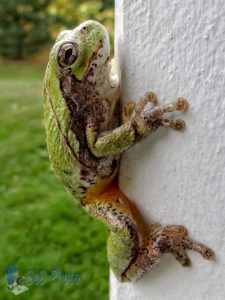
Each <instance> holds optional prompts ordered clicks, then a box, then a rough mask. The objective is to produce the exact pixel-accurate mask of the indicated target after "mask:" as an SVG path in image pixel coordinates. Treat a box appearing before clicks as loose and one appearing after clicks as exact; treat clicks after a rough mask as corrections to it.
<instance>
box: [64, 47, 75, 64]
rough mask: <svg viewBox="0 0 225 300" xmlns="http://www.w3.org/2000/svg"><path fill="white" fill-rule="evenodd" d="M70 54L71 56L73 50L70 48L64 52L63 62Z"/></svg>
mask: <svg viewBox="0 0 225 300" xmlns="http://www.w3.org/2000/svg"><path fill="white" fill-rule="evenodd" d="M72 54H73V50H72V49H71V48H70V49H67V50H66V52H65V61H67V60H68V59H69V58H70V56H71V55H72Z"/></svg>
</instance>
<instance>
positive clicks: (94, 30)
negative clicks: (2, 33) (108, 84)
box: [50, 20, 110, 80]
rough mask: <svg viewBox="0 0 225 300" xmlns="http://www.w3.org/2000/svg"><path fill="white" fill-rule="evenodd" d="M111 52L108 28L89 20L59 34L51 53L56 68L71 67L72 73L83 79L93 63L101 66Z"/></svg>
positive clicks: (51, 59)
mask: <svg viewBox="0 0 225 300" xmlns="http://www.w3.org/2000/svg"><path fill="white" fill-rule="evenodd" d="M109 53H110V46H109V37H108V33H107V31H106V29H105V28H104V26H102V25H101V24H100V23H98V22H96V21H92V20H88V21H86V22H84V23H82V24H80V25H79V26H78V27H76V28H75V29H73V30H66V31H63V32H61V33H60V34H59V36H58V38H57V40H56V43H55V46H54V47H53V49H52V51H51V54H50V62H52V63H53V64H54V65H55V67H56V68H60V69H65V68H70V69H71V72H72V74H73V75H74V76H75V77H76V78H77V79H78V80H82V79H83V78H84V76H85V74H86V73H87V71H88V69H89V67H90V65H91V63H92V68H93V67H95V68H96V67H99V66H101V65H102V64H104V63H105V62H106V61H107V59H108V57H109ZM93 62H94V64H93Z"/></svg>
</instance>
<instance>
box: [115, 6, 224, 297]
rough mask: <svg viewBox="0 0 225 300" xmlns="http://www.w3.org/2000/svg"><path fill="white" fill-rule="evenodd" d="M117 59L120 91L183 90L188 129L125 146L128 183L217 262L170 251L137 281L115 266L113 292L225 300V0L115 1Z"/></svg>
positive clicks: (165, 96)
mask: <svg viewBox="0 0 225 300" xmlns="http://www.w3.org/2000/svg"><path fill="white" fill-rule="evenodd" d="M116 59H117V63H118V65H120V66H121V69H122V99H123V101H124V103H125V102H126V101H127V100H131V99H135V100H137V99H138V98H139V97H140V96H141V95H143V93H144V92H146V91H149V90H151V91H154V92H156V93H157V95H158V98H159V103H160V104H163V103H167V102H169V101H172V100H174V99H176V98H177V97H178V96H182V97H185V98H187V99H188V101H189V105H190V106H189V109H188V111H187V112H186V113H182V117H183V118H184V119H185V120H186V123H187V128H186V130H185V131H184V132H183V133H179V132H175V131H172V130H167V129H160V130H159V131H157V132H156V133H154V134H153V135H152V136H150V137H149V138H147V140H145V141H143V142H142V143H140V144H139V145H137V146H135V147H134V148H133V149H131V150H129V151H128V152H127V153H126V154H124V155H123V160H122V165H121V171H120V187H121V188H122V190H123V191H124V192H125V193H126V194H127V196H128V197H130V198H131V199H132V200H134V201H135V202H136V203H137V205H138V207H139V209H140V210H141V212H142V214H143V215H144V216H145V217H146V218H147V219H148V220H149V221H151V222H161V223H163V224H183V225H185V226H186V227H187V228H188V229H189V232H190V236H191V237H193V238H194V239H196V240H198V241H201V242H202V243H205V244H206V245H208V246H210V247H212V248H213V249H214V251H215V253H216V261H213V262H208V261H205V260H203V259H202V257H200V255H198V254H196V253H193V252H189V255H190V257H191V260H192V263H193V266H192V268H182V267H181V266H180V265H179V264H178V263H177V262H176V261H175V259H174V258H173V257H172V256H171V255H165V256H164V258H163V259H162V261H161V263H160V264H159V265H157V266H156V267H155V268H153V269H152V270H151V271H149V272H148V273H147V274H146V275H145V276H144V277H143V278H142V279H141V280H140V281H138V282H137V283H122V284H121V283H119V282H118V281H117V280H116V279H115V278H114V276H113V275H112V274H111V284H110V288H111V291H110V293H111V300H122V299H129V300H133V299H142V300H145V299H152V300H161V299H162V300H164V299H166V300H169V299H171V300H176V299H179V300H190V299H192V300H195V299H196V300H201V299H204V300H212V299H213V300H220V299H221V300H222V299H225V2H224V1H223V0H217V1H213V0H207V1H206V0H198V1H195V0H185V1H182V0H180V1H175V0H172V1H163V0H148V1H145V0H137V1H132V0H124V1H121V0H117V1H116Z"/></svg>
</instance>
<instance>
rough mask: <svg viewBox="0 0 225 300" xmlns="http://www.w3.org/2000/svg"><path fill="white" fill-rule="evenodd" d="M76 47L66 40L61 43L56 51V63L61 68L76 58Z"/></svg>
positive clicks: (70, 63) (67, 65) (69, 64)
mask: <svg viewBox="0 0 225 300" xmlns="http://www.w3.org/2000/svg"><path fill="white" fill-rule="evenodd" d="M77 56H78V47H77V45H76V44H75V43H72V42H66V43H64V44H62V46H61V48H60V49H59V53H58V63H59V66H60V67H62V68H66V67H69V66H71V65H72V64H73V63H74V62H75V61H76V59H77Z"/></svg>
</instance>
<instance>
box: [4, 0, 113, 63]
mask: <svg viewBox="0 0 225 300" xmlns="http://www.w3.org/2000/svg"><path fill="white" fill-rule="evenodd" d="M113 5H114V1H113V0H1V1H0V41H1V42H0V56H2V57H5V58H10V59H24V58H28V57H29V56H31V55H32V54H35V53H38V52H39V51H40V49H41V48H42V47H43V46H44V45H46V44H47V43H49V42H50V41H54V40H55V38H56V36H57V34H58V33H59V32H60V31H61V30H63V29H68V28H74V27H75V26H76V25H78V24H80V23H81V22H83V21H85V20H87V19H94V20H97V21H99V22H101V23H103V24H104V25H105V26H106V27H107V29H108V31H109V32H111V34H110V40H111V44H113V23H114V13H113Z"/></svg>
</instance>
